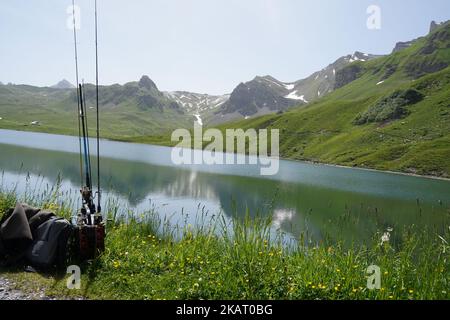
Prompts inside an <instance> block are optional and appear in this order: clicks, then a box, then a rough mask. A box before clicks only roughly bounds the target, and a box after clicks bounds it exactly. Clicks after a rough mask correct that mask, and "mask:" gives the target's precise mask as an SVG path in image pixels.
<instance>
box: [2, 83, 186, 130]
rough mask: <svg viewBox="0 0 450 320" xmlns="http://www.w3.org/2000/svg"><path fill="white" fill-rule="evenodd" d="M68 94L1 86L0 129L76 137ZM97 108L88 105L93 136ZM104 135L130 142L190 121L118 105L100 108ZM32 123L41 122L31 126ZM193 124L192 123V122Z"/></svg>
mask: <svg viewBox="0 0 450 320" xmlns="http://www.w3.org/2000/svg"><path fill="white" fill-rule="evenodd" d="M109 90H110V91H111V90H114V88H111V89H109ZM71 93H72V92H71V91H69V90H59V91H57V90H55V89H50V88H37V87H32V86H0V117H2V118H3V119H2V120H0V128H3V129H12V130H25V131H38V132H47V133H57V134H68V135H76V134H77V133H78V123H77V111H76V110H77V106H76V103H75V101H73V97H71ZM93 106H94V104H93V102H92V99H91V100H89V103H88V119H89V123H90V130H91V133H92V132H94V129H95V110H93V109H90V108H89V107H93ZM101 108H102V109H101V110H100V112H101V135H102V137H104V138H110V139H129V138H131V137H136V136H145V135H156V134H160V133H166V134H167V132H170V130H173V129H175V128H179V127H187V126H189V125H191V121H190V120H191V119H190V117H189V116H187V115H185V114H180V113H178V112H177V111H176V110H172V109H170V108H164V110H163V111H161V110H160V109H158V108H156V107H155V108H145V109H143V108H139V107H138V106H137V105H136V103H135V102H134V101H133V100H132V99H124V100H123V101H121V102H120V103H119V104H118V105H101ZM32 121H40V123H41V124H40V125H39V126H32V125H30V123H31V122H32ZM192 121H193V119H192Z"/></svg>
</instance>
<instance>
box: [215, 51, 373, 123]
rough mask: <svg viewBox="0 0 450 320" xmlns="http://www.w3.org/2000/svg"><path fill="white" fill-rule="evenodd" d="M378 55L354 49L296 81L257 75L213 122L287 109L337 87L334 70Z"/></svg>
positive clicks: (224, 105) (233, 97)
mask: <svg viewBox="0 0 450 320" xmlns="http://www.w3.org/2000/svg"><path fill="white" fill-rule="evenodd" d="M378 57H380V56H376V55H371V54H366V53H361V52H355V53H354V54H351V55H347V56H344V57H341V58H339V59H338V60H336V61H335V62H333V63H332V64H330V65H329V66H327V67H326V68H324V69H322V70H320V71H318V72H315V73H313V74H312V75H310V76H309V77H307V78H305V79H302V80H298V81H296V82H291V83H285V82H281V81H279V80H277V79H275V78H274V77H272V76H264V77H256V78H254V79H253V80H252V81H249V82H246V83H241V84H239V85H238V86H237V87H236V88H235V89H234V91H233V92H232V93H231V95H230V98H229V100H228V101H227V102H225V103H224V104H223V106H222V108H221V109H220V110H218V111H217V112H216V115H217V116H220V117H215V118H214V119H213V120H212V122H213V123H221V122H226V121H230V120H236V119H242V118H249V117H256V116H261V115H264V114H270V113H276V112H280V111H286V110H288V109H289V108H291V107H294V106H299V105H305V104H307V103H309V102H312V101H315V100H317V99H319V98H321V97H322V96H324V95H326V94H328V93H330V92H332V91H333V90H335V89H336V80H338V81H341V80H340V79H339V78H338V79H337V78H336V73H337V72H338V71H339V70H341V69H342V68H343V67H345V66H347V65H349V64H351V63H353V62H355V61H362V62H365V61H369V60H372V59H375V58H378Z"/></svg>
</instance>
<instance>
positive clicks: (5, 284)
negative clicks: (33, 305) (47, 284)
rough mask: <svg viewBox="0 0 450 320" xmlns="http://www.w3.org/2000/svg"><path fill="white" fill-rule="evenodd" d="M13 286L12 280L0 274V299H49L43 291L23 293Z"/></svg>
mask: <svg viewBox="0 0 450 320" xmlns="http://www.w3.org/2000/svg"><path fill="white" fill-rule="evenodd" d="M14 287H15V285H14V283H13V282H12V281H10V280H8V279H6V278H4V277H2V276H0V300H51V298H49V297H47V296H46V295H45V293H44V291H38V292H33V293H25V292H23V291H20V290H17V289H14Z"/></svg>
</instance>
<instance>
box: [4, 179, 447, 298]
mask: <svg viewBox="0 0 450 320" xmlns="http://www.w3.org/2000/svg"><path fill="white" fill-rule="evenodd" d="M57 189H58V188H57V187H56V188H50V189H49V190H48V192H43V193H42V194H40V195H38V196H36V195H35V194H36V193H33V194H31V193H30V194H28V195H22V196H21V197H19V198H18V197H17V195H16V194H15V193H14V192H11V191H5V190H3V191H1V192H0V216H1V215H2V214H3V213H4V212H5V210H6V208H8V207H11V206H12V205H14V203H15V202H16V200H21V201H24V200H26V201H28V202H29V203H32V204H34V205H38V206H41V207H44V208H50V209H52V210H55V211H56V212H57V213H58V214H59V215H61V216H65V217H70V216H71V215H72V211H71V209H70V207H71V204H72V202H71V200H70V199H69V200H68V199H66V198H65V197H64V195H58V192H57ZM115 209H117V208H111V207H110V209H109V210H108V215H109V218H110V219H111V220H109V222H108V226H107V230H108V234H107V240H106V248H107V249H106V251H105V252H104V253H103V254H102V255H101V256H100V257H99V258H98V259H97V260H95V261H93V262H90V263H84V264H83V265H82V273H83V276H82V288H81V290H68V289H66V280H65V278H64V276H56V275H51V274H50V275H49V274H47V275H42V274H38V273H24V272H22V271H21V269H20V268H19V269H8V270H2V273H3V275H5V276H6V277H8V278H10V279H11V280H13V281H14V282H15V283H16V286H17V288H20V289H22V290H25V291H33V290H36V289H37V288H44V289H45V292H46V294H47V295H50V296H52V295H53V296H56V297H69V298H70V297H79V296H82V297H86V298H89V299H333V300H334V299H355V300H361V299H381V300H406V299H448V298H449V297H450V291H449V289H450V254H449V253H450V245H449V242H450V228H449V225H450V224H446V225H444V226H441V227H442V228H440V229H439V230H434V231H430V230H424V229H422V230H419V229H418V228H415V227H414V226H411V227H408V228H405V229H404V230H394V231H392V232H391V239H395V243H394V241H392V242H389V241H388V242H384V243H381V240H380V239H381V236H382V234H383V232H385V231H386V230H384V229H381V228H380V229H379V232H377V233H376V234H374V235H373V243H372V244H371V245H357V244H354V245H352V246H343V245H342V244H340V243H339V242H337V243H336V242H333V243H327V241H324V242H322V243H320V244H317V245H308V246H304V245H299V244H291V245H283V244H282V242H281V239H282V235H280V234H277V235H274V234H273V233H272V232H271V228H270V225H271V221H270V219H266V218H262V217H258V215H256V218H249V216H250V213H248V212H247V214H246V218H243V219H242V218H241V219H235V220H233V221H232V223H231V224H230V223H228V222H226V221H225V219H223V217H222V216H221V215H218V216H216V217H214V218H213V223H211V222H209V223H205V222H203V223H202V221H206V220H205V219H204V218H205V217H203V216H200V217H199V219H198V221H199V224H198V225H197V226H186V227H184V228H178V227H177V226H170V225H169V224H168V223H167V222H166V221H164V220H161V219H160V218H159V216H158V214H157V212H155V211H148V212H146V213H143V214H138V213H130V214H129V215H125V216H121V217H119V216H117V215H116V213H114V212H116V210H115ZM424 214H425V213H424ZM449 218H450V216H449ZM303 237H304V235H302V236H300V239H299V241H298V243H305V242H306V243H307V241H306V240H307V239H304V238H303ZM374 264H375V265H377V266H379V267H380V268H381V288H380V289H379V290H369V289H368V288H367V286H366V284H367V274H366V270H367V267H368V266H370V265H374Z"/></svg>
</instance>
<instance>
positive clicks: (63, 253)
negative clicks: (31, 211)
mask: <svg viewBox="0 0 450 320" xmlns="http://www.w3.org/2000/svg"><path fill="white" fill-rule="evenodd" d="M73 232H74V227H73V226H72V224H71V223H70V222H69V221H67V220H66V219H63V218H57V217H51V218H50V219H48V220H47V221H46V222H44V223H42V224H41V225H39V227H37V229H36V231H35V232H34V235H33V243H32V245H31V246H30V248H29V249H28V251H27V253H26V258H27V260H28V262H29V263H30V264H31V265H32V266H33V267H36V268H39V269H50V268H53V267H56V268H57V269H62V268H63V267H64V266H65V265H66V261H67V258H68V251H69V239H70V238H71V237H72V236H73Z"/></svg>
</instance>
